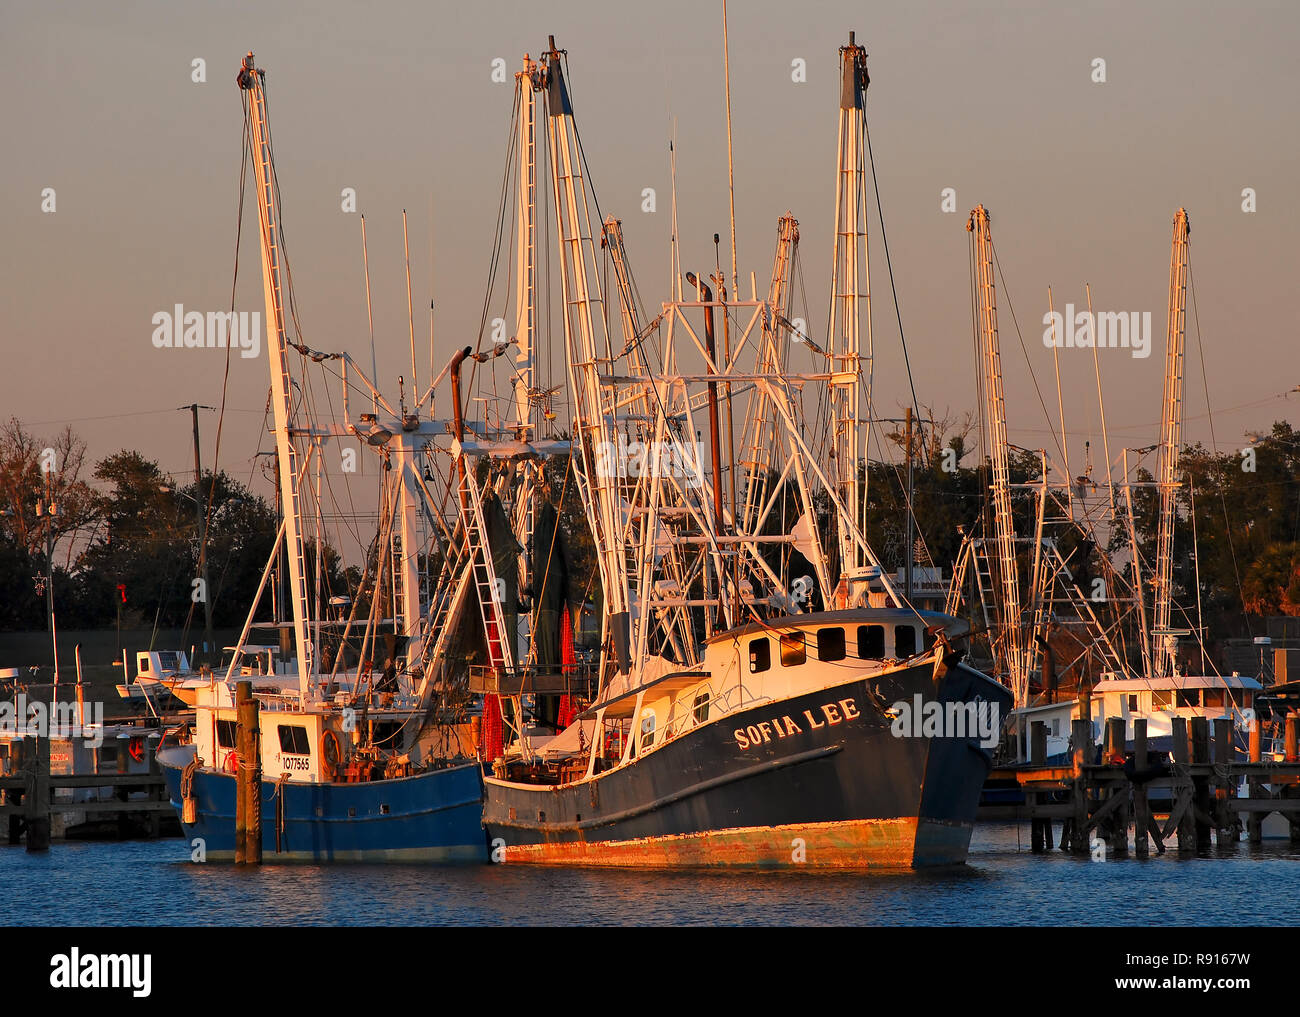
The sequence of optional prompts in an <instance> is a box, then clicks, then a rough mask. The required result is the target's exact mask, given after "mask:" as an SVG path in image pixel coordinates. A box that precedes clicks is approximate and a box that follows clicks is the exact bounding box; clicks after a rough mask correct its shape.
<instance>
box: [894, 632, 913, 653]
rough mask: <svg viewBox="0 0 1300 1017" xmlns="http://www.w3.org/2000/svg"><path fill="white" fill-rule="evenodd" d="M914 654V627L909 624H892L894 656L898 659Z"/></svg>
mask: <svg viewBox="0 0 1300 1017" xmlns="http://www.w3.org/2000/svg"><path fill="white" fill-rule="evenodd" d="M915 655H916V629H915V628H914V627H913V626H911V625H895V626H894V656H895V657H898V658H900V659H902V658H905V657H913V656H915Z"/></svg>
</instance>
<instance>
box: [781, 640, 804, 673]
mask: <svg viewBox="0 0 1300 1017" xmlns="http://www.w3.org/2000/svg"><path fill="white" fill-rule="evenodd" d="M807 639H808V637H807V636H806V635H805V634H804V633H803V632H787V633H785V635H783V636H782V637H781V666H782V667H794V666H795V665H797V664H802V663H803V662H804V661H805V660H807V659H808V642H807Z"/></svg>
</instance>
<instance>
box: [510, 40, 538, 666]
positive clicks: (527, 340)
mask: <svg viewBox="0 0 1300 1017" xmlns="http://www.w3.org/2000/svg"><path fill="white" fill-rule="evenodd" d="M540 72H541V67H540V65H539V64H537V63H536V62H535V61H533V60H532V59H531V58H530V57H529V56H528V54H527V53H525V54H524V63H523V70H521V71H519V72H518V73H517V74H516V75H515V81H516V86H515V89H516V100H517V102H518V110H517V115H516V119H517V121H518V125H519V126H518V139H517V143H518V146H519V153H518V157H519V179H518V187H519V194H518V197H517V199H516V209H517V221H516V223H515V245H516V247H515V316H516V320H515V342H516V343H517V345H518V349H517V351H516V353H515V377H514V389H515V424H516V426H517V428H518V433H517V437H518V439H519V440H520V441H525V442H531V441H536V440H537V439H538V438H539V437H541V435H540V434H539V432H538V427H537V416H538V414H537V405H536V401H535V399H534V398H533V396H534V393H535V392H536V389H537V367H536V362H537V358H536V348H537V124H536V119H537V118H536V99H535V96H534V93H535V92H537V91H538V90H539V89H540V88H541V78H540ZM541 472H542V466H541V464H540V463H538V464H534V463H531V462H530V463H525V464H523V481H524V482H523V484H522V485H521V488H520V501H519V505H518V508H517V519H518V525H517V527H516V530H517V533H516V536H517V538H518V540H519V545H520V547H521V548H522V549H523V550H522V551H521V553H520V555H519V588H520V589H521V590H524V589H527V588H528V587H529V586H531V584H532V580H531V572H532V568H533V560H532V559H533V531H534V529H535V527H536V523H537V498H536V492H537V491H538V490H539V489H540V487H541V484H540V479H541ZM519 630H520V631H519V632H518V634H517V639H518V643H517V647H518V651H519V652H518V658H519V659H525V658H529V657H531V656H532V655H533V654H534V652H535V651H534V648H533V645H532V639H531V634H532V611H520V612H519Z"/></svg>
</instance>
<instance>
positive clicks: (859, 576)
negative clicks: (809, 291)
mask: <svg viewBox="0 0 1300 1017" xmlns="http://www.w3.org/2000/svg"><path fill="white" fill-rule="evenodd" d="M840 73H841V81H842V86H841V90H840V113H839V153H838V158H837V161H836V174H835V249H834V261H833V268H832V273H831V336H830V351H829V352H830V357H831V367H832V370H833V371H835V373H836V377H835V379H834V380H833V381H832V383H831V386H830V413H831V439H832V442H833V444H832V448H833V450H834V452H833V454H834V456H835V462H834V464H833V468H834V471H835V476H836V480H837V484H838V486H839V494H840V497H841V499H842V500H843V501H844V504H845V505H846V506H847V507H848V508H849V510H850V512H851V513H852V515H851V520H845V519H839V520H838V522H839V543H840V568H841V572H840V574H841V577H842V582H841V587H846V590H845V592H846V594H847V598H848V599H847V603H846V605H845V606H849V607H852V606H856V605H859V604H861V603H863V601H864V600H865V597H866V594H867V578H866V577H867V575H868V572H867V564H868V562H867V558H866V555H865V553H864V549H863V546H862V543H861V541H859V540H855V539H854V536H853V527H856V529H857V530H858V532H860V533H862V534H865V533H866V532H867V519H866V511H867V504H866V503H867V492H866V473H865V471H864V472H863V473H862V474H861V475H859V466H860V465H862V463H861V460H862V457H863V455H864V453H865V451H866V448H867V441H868V438H869V432H870V419H869V418H870V406H871V371H872V359H871V282H870V271H869V267H868V262H867V208H866V197H867V189H866V166H865V161H866V160H865V159H864V152H863V146H864V143H865V135H866V101H865V100H866V90H867V84H868V80H869V79H868V77H867V53H866V50H865V49H863V48H862V47H861V46H859V45H857V44H856V43H855V42H854V33H852V32H850V33H849V43H848V45H847V46H842V47H840ZM864 325H865V327H864ZM843 580H847V584H845V583H844V582H843Z"/></svg>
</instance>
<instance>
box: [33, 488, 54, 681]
mask: <svg viewBox="0 0 1300 1017" xmlns="http://www.w3.org/2000/svg"><path fill="white" fill-rule="evenodd" d="M58 514H59V506H58V504H57V503H56V502H55V501H54V485H53V483H52V482H51V480H50V473H49V472H46V474H45V498H44V500H38V501H37V503H36V515H37V516H38V517H39V518H42V519H44V520H45V616H46V621H47V624H48V626H49V630H50V641H51V642H52V643H53V644H54V693H53V696H52V698H51V700H50V702H51V704H53V703H54V702H55V701H56V700H57V698H58V695H59V636H58V631H57V629H56V628H55V625H54V517H55V516H57V515H58Z"/></svg>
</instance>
